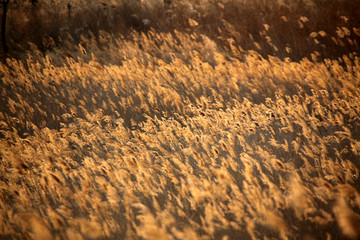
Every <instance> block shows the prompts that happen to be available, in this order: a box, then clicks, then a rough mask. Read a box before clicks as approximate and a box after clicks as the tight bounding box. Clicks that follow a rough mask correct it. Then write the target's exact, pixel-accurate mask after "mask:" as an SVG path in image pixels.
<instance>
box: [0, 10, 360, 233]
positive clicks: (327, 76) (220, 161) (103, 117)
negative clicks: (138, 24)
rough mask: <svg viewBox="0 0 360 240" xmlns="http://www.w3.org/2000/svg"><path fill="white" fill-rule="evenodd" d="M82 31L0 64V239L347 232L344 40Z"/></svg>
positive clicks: (349, 97) (351, 165)
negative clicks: (336, 52)
mask: <svg viewBox="0 0 360 240" xmlns="http://www.w3.org/2000/svg"><path fill="white" fill-rule="evenodd" d="M220 7H221V6H220ZM194 21H195V22H194ZM190 23H191V25H193V26H197V25H196V23H200V24H201V21H198V19H194V18H192V20H191V21H190ZM309 34H310V33H309ZM322 34H323V33H319V35H320V36H321V35H322ZM353 35H354V32H351V36H353ZM313 37H315V34H313ZM98 39H102V42H101V44H99V42H98ZM357 39H358V38H356V37H355V38H354V39H353V41H354V42H355V41H356V40H357ZM81 41H82V42H81V44H80V45H73V44H72V43H71V42H69V43H68V44H69V46H68V47H64V48H60V47H57V48H55V49H53V51H51V52H48V53H47V54H46V55H45V56H44V55H43V53H39V52H36V51H35V50H33V51H32V52H28V53H29V54H28V58H27V60H26V61H19V60H16V59H7V61H6V63H4V64H1V65H0V77H1V81H0V86H1V87H0V91H1V92H0V162H1V164H0V209H1V211H0V238H1V239H55V238H57V239H323V238H327V239H343V238H345V237H347V238H352V239H358V238H359V237H360V229H359V226H360V215H359V214H360V187H359V186H360V180H359V177H360V176H359V175H360V172H359V169H360V163H359V159H360V158H359V157H360V76H359V72H360V61H359V59H358V57H357V56H355V55H354V54H353V53H352V52H350V53H348V54H347V55H344V56H342V57H341V58H339V59H337V60H331V59H325V60H324V61H314V60H313V59H308V58H303V59H302V60H301V61H298V62H295V61H291V60H289V59H287V60H281V59H279V58H277V57H274V56H268V57H267V58H266V59H264V58H263V57H262V56H261V55H260V54H259V53H258V52H255V51H244V49H242V48H240V47H238V46H237V45H234V44H233V43H232V42H231V41H229V43H228V48H223V47H221V46H220V45H219V43H218V42H216V41H213V40H212V39H211V38H210V37H208V36H206V35H204V34H201V33H200V32H196V31H195V32H187V31H173V32H171V33H167V32H157V31H156V30H154V29H152V30H148V31H147V32H146V33H142V32H136V31H134V32H131V33H130V35H129V36H127V37H126V38H125V37H122V36H114V35H113V34H109V33H106V32H102V33H101V34H99V35H98V36H97V37H95V36H94V37H89V38H86V37H82V40H81ZM70 47H71V49H72V50H71V51H70V50H69V48H70ZM314 54H315V55H316V53H314Z"/></svg>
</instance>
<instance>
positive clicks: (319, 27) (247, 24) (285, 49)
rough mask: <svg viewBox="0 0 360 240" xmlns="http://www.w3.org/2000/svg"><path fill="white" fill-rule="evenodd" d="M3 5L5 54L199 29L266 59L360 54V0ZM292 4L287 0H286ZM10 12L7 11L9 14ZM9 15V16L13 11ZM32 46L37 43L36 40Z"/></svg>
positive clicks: (5, 0)
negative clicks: (108, 36)
mask: <svg viewBox="0 0 360 240" xmlns="http://www.w3.org/2000/svg"><path fill="white" fill-rule="evenodd" d="M9 1H10V0H3V1H1V3H2V8H3V11H2V17H1V19H3V20H2V26H3V28H5V27H4V26H5V25H4V24H5V20H4V19H5V17H7V22H6V37H5V31H3V32H2V46H3V47H2V49H3V50H2V54H3V55H4V53H6V54H7V56H9V57H21V55H22V54H23V53H24V52H26V51H27V50H29V49H31V48H34V47H35V48H36V49H37V50H39V51H40V52H41V53H46V52H47V51H51V50H52V49H53V48H62V47H66V44H64V40H67V41H69V42H71V43H72V44H74V45H78V44H79V43H81V39H82V38H84V37H85V38H89V37H95V38H98V36H99V33H100V32H108V33H112V34H119V35H122V36H123V37H128V36H129V34H128V33H129V32H130V31H133V30H136V31H148V30H149V29H154V30H155V31H159V32H168V31H173V30H174V29H176V30H177V31H186V32H197V33H200V34H204V35H205V36H207V37H209V38H210V39H212V40H214V41H215V42H216V43H217V45H218V46H219V47H221V48H229V42H231V43H232V45H235V46H239V47H241V48H242V49H244V50H255V51H257V52H259V53H260V54H261V55H262V56H264V57H266V56H268V55H273V56H278V57H280V58H282V59H284V58H286V57H289V58H290V59H292V60H295V61H297V60H300V59H302V58H304V57H308V58H312V59H313V60H322V59H324V58H332V59H337V58H338V57H341V56H343V55H348V54H350V55H351V56H356V55H357V54H359V49H360V48H359V38H360V34H359V32H360V19H359V18H358V16H359V15H360V1H358V0H355V1H344V0H332V1H323V0H316V1H315V0H313V1H303V0H297V1H291V2H288V3H285V4H280V3H276V2H274V1H260V0H259V1H241V0H231V1H215V2H214V1H202V2H201V4H200V3H197V2H196V1H168V0H165V1H164V0H157V1H156V0H154V1H145V2H143V3H140V1H130V0H123V1H118V2H117V3H116V4H114V3H113V2H112V3H108V2H107V1H102V2H98V1H96V2H94V1H82V2H81V1H48V0H43V1H42V0H31V1H15V0H13V1H10V2H9ZM285 2H286V1H285ZM6 10H7V11H6ZM6 13H7V16H5V14H6ZM30 43H31V44H30Z"/></svg>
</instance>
